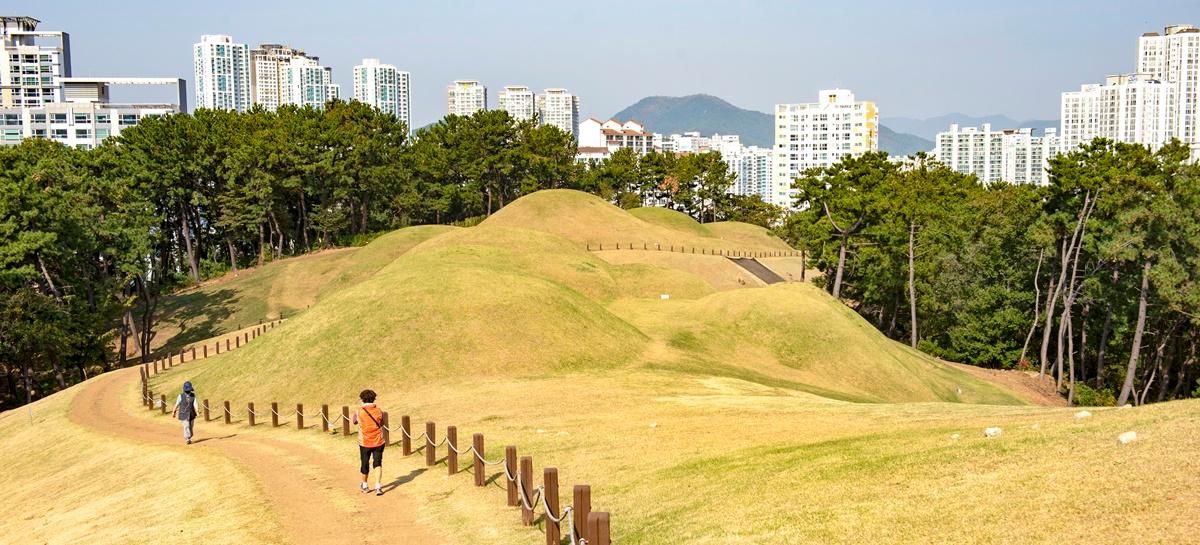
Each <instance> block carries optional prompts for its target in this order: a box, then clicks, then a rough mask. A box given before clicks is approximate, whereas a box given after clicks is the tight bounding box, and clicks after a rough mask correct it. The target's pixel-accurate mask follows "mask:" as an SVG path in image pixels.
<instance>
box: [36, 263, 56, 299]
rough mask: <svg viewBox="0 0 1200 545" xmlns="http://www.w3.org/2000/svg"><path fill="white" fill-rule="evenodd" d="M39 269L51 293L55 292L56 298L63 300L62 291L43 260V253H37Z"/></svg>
mask: <svg viewBox="0 0 1200 545" xmlns="http://www.w3.org/2000/svg"><path fill="white" fill-rule="evenodd" d="M37 262H38V269H39V270H41V272H42V279H43V280H45V281H46V287H47V288H48V289H49V290H50V293H52V294H54V298H55V299H58V300H62V292H61V291H58V288H57V287H56V286H55V285H54V279H52V278H51V277H50V271H49V270H47V269H46V262H44V261H42V254H37Z"/></svg>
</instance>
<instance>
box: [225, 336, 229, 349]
mask: <svg viewBox="0 0 1200 545" xmlns="http://www.w3.org/2000/svg"><path fill="white" fill-rule="evenodd" d="M225 351H226V352H228V351H229V338H228V337H226V338H225Z"/></svg>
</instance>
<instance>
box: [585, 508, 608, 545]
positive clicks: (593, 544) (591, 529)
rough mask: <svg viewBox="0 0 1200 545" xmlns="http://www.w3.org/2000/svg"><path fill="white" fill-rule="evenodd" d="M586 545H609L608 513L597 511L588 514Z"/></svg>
mask: <svg viewBox="0 0 1200 545" xmlns="http://www.w3.org/2000/svg"><path fill="white" fill-rule="evenodd" d="M587 522H588V537H587V542H588V545H611V544H612V538H611V536H610V535H609V528H608V513H606V512H603V511H598V512H595V513H591V514H589V515H588V521H587Z"/></svg>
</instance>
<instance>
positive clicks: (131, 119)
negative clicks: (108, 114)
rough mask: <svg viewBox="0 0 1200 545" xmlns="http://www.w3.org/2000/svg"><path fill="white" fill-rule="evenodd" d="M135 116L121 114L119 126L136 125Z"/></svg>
mask: <svg viewBox="0 0 1200 545" xmlns="http://www.w3.org/2000/svg"><path fill="white" fill-rule="evenodd" d="M137 122H138V119H137V114H121V121H120V124H121V126H122V127H129V126H132V125H137Z"/></svg>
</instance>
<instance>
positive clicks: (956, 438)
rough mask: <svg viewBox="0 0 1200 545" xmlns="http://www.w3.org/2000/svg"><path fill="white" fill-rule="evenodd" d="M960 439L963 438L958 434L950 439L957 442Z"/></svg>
mask: <svg viewBox="0 0 1200 545" xmlns="http://www.w3.org/2000/svg"><path fill="white" fill-rule="evenodd" d="M959 437H962V435H959V434H957V433H956V434H954V435H951V436H950V438H951V439H953V440H955V441H957V440H958V438H959Z"/></svg>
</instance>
